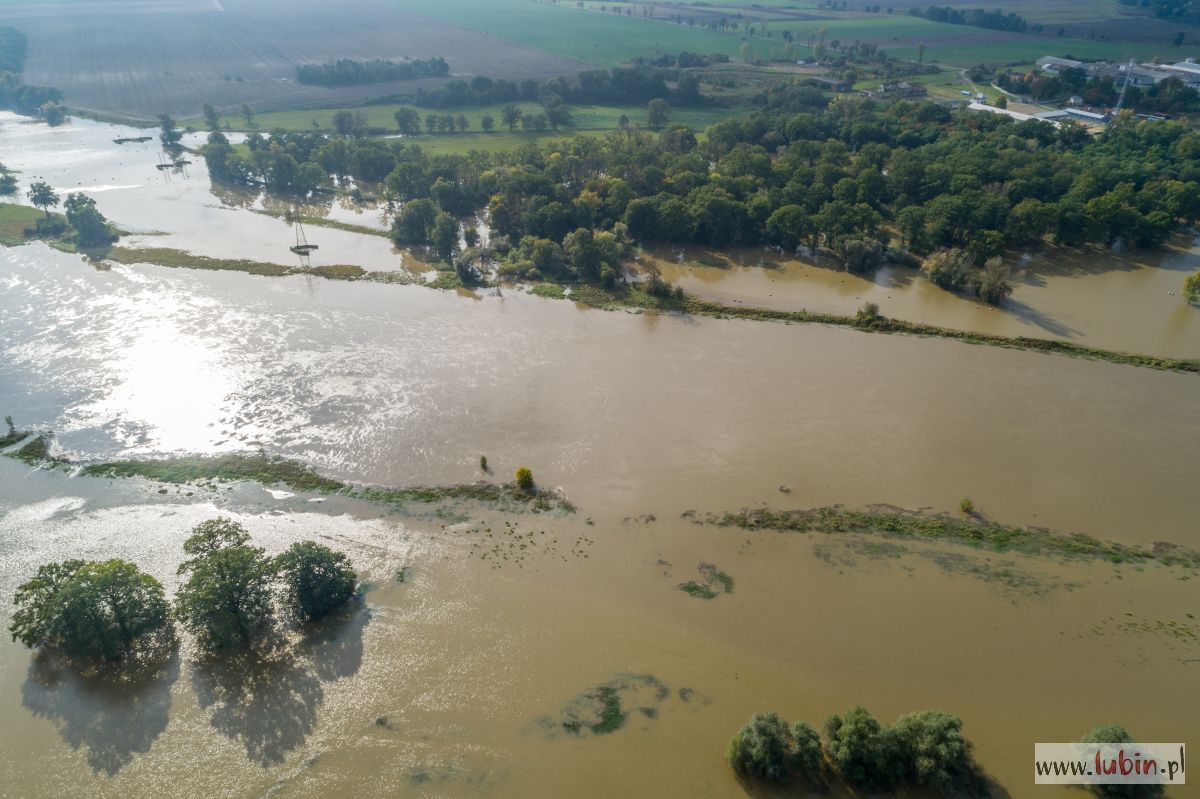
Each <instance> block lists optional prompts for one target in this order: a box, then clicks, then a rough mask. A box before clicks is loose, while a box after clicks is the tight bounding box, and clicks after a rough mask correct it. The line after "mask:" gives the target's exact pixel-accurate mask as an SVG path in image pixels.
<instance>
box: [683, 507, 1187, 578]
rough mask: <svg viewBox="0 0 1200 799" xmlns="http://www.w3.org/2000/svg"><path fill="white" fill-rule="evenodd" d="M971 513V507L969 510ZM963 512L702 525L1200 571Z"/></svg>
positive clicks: (1178, 559) (1145, 552)
mask: <svg viewBox="0 0 1200 799" xmlns="http://www.w3.org/2000/svg"><path fill="white" fill-rule="evenodd" d="M969 508H970V510H971V511H973V510H974V505H973V504H971V505H970V506H969ZM964 513H969V514H970V515H969V516H968V518H954V517H951V516H948V515H937V514H929V513H919V512H909V511H902V510H891V509H887V510H885V509H876V510H865V511H854V510H847V509H845V508H842V507H838V506H833V507H824V508H813V509H801V510H782V511H775V510H770V509H768V508H754V509H745V510H740V511H736V512H732V513H724V514H719V515H710V516H707V517H705V518H704V519H703V522H705V523H708V524H715V525H717V526H721V527H739V528H743V529H750V530H754V529H761V530H779V531H788V532H800V533H828V534H836V533H859V534H867V535H886V536H893V537H898V538H923V539H929V540H939V541H950V542H954V543H960V544H969V545H971V546H975V547H980V548H982V549H989V550H992V551H994V552H1021V553H1025V554H1044V555H1055V556H1063V557H1075V558H1102V559H1104V560H1108V561H1110V562H1113V563H1147V562H1158V563H1162V564H1164V565H1168V566H1175V565H1179V566H1184V567H1187V568H1197V567H1200V552H1197V551H1195V550H1190V549H1187V548H1184V547H1180V546H1175V545H1171V544H1167V543H1159V544H1156V545H1155V546H1154V547H1152V548H1146V547H1141V546H1137V545H1134V544H1122V543H1117V542H1114V541H1101V540H1099V539H1096V538H1092V537H1091V536H1087V535H1083V534H1081V533H1060V532H1057V531H1054V530H1047V529H1044V528H1037V527H1016V526H1012V525H1006V524H1001V523H1000V522H994V521H991V520H988V519H985V518H982V517H980V516H979V515H978V514H974V513H970V511H964Z"/></svg>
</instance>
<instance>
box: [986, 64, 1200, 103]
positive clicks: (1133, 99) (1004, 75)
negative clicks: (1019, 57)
mask: <svg viewBox="0 0 1200 799" xmlns="http://www.w3.org/2000/svg"><path fill="white" fill-rule="evenodd" d="M996 84H997V85H998V86H1000V87H1001V88H1003V89H1007V90H1008V91H1010V92H1013V93H1014V94H1022V95H1026V96H1029V97H1033V98H1035V99H1038V100H1050V99H1055V98H1062V97H1068V96H1071V95H1078V96H1079V97H1081V98H1083V101H1084V102H1085V103H1087V104H1088V105H1095V106H1109V107H1111V106H1113V105H1116V102H1117V98H1118V97H1120V95H1121V91H1122V89H1123V88H1124V87H1123V85H1121V84H1119V83H1118V82H1117V81H1114V80H1113V79H1112V78H1111V77H1100V78H1093V77H1091V76H1089V75H1088V73H1087V72H1085V71H1084V70H1082V69H1075V68H1070V67H1069V68H1067V69H1064V70H1062V71H1060V72H1059V73H1058V74H1057V75H1047V74H1046V73H1043V72H1038V71H1036V70H1034V71H1029V72H1025V73H1020V72H1011V71H1004V72H1000V73H999V74H998V75H997V76H996ZM1125 107H1126V108H1133V109H1136V110H1138V111H1140V112H1142V113H1144V114H1185V113H1188V112H1192V111H1200V91H1197V90H1195V89H1193V88H1192V87H1190V86H1188V85H1187V84H1186V83H1184V82H1183V81H1181V80H1180V79H1179V78H1175V77H1171V78H1167V79H1166V80H1164V81H1160V82H1159V83H1156V84H1154V85H1153V86H1130V87H1129V88H1128V89H1125Z"/></svg>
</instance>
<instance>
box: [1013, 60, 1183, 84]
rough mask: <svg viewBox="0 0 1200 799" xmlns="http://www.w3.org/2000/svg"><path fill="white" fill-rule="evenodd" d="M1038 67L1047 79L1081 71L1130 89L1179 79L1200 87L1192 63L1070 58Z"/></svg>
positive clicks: (1042, 63)
mask: <svg viewBox="0 0 1200 799" xmlns="http://www.w3.org/2000/svg"><path fill="white" fill-rule="evenodd" d="M1037 67H1038V69H1040V70H1041V71H1042V72H1045V73H1046V74H1047V75H1058V74H1060V73H1061V72H1062V71H1063V70H1064V69H1080V70H1083V71H1084V72H1086V73H1087V74H1088V76H1089V77H1092V78H1110V79H1112V80H1113V82H1116V83H1124V82H1125V81H1126V80H1128V81H1129V85H1131V86H1153V85H1155V84H1157V83H1162V82H1163V81H1164V80H1166V79H1168V78H1179V79H1180V80H1182V81H1183V82H1184V83H1186V84H1188V85H1189V86H1200V64H1197V63H1196V62H1195V60H1194V59H1188V60H1187V61H1180V62H1179V63H1177V64H1171V65H1164V64H1110V63H1108V62H1106V61H1096V62H1085V61H1073V60H1072V59H1070V58H1056V57H1055V56H1050V55H1048V56H1042V57H1041V58H1039V59H1038V60H1037Z"/></svg>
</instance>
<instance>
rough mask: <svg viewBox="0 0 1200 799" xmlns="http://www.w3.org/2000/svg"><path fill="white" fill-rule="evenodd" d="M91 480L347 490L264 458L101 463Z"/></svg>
mask: <svg viewBox="0 0 1200 799" xmlns="http://www.w3.org/2000/svg"><path fill="white" fill-rule="evenodd" d="M83 474H86V475H89V476H92V477H145V478H147V479H149V480H157V481H158V482H161V483H176V484H183V483H201V482H208V481H214V480H215V481H221V482H243V481H249V482H255V483H262V484H263V485H285V486H287V487H288V488H291V489H293V490H295V491H307V492H312V493H316V494H331V493H334V492H338V491H344V490H345V489H346V488H347V486H346V484H345V483H342V482H339V481H337V480H331V479H329V478H328V477H322V476H321V475H319V474H317V473H316V472H315V471H313V470H312V469H310V468H309V467H307V466H304V465H303V464H300V463H296V462H295V461H290V460H287V459H285V458H276V457H271V456H268V455H263V454H256V455H213V456H193V457H177V458H164V459H161V460H128V461H114V462H112V463H98V464H93V465H90V466H85V467H84V468H83Z"/></svg>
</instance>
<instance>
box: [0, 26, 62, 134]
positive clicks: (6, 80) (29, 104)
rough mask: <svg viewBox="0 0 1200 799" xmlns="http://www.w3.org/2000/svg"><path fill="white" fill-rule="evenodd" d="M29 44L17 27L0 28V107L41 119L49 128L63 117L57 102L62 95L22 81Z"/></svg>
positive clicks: (60, 121) (47, 88)
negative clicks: (43, 119)
mask: <svg viewBox="0 0 1200 799" xmlns="http://www.w3.org/2000/svg"><path fill="white" fill-rule="evenodd" d="M28 50H29V42H28V41H27V40H26V38H25V34H23V33H21V32H20V31H19V30H17V29H16V28H12V27H7V26H5V27H0V108H7V109H10V110H12V111H16V112H17V113H18V114H27V115H29V116H42V117H44V118H45V120H46V121H47V122H49V123H50V124H51V125H58V124H60V123H62V121H63V120H64V119H65V118H66V112H65V111H64V110H63V108H62V106H60V105H59V103H61V102H62V92H61V91H59V90H58V89H55V88H54V87H52V86H31V85H29V84H27V83H24V82H22V80H21V71H22V70H23V69H24V68H25V54H26V52H27V51H28Z"/></svg>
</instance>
